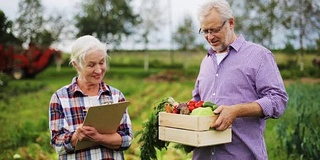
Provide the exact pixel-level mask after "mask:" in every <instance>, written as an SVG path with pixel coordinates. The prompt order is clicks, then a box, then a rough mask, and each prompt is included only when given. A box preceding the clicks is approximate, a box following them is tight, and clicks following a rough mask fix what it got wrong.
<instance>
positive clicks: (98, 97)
mask: <svg viewBox="0 0 320 160" xmlns="http://www.w3.org/2000/svg"><path fill="white" fill-rule="evenodd" d="M107 57H108V55H107V49H106V45H105V44H103V43H101V42H100V41H99V40H98V39H96V38H94V37H92V36H89V35H86V36H82V37H80V38H78V39H77V40H76V41H75V43H74V44H73V47H72V52H71V57H70V64H72V65H73V67H74V68H75V69H76V70H77V72H78V76H76V77H74V78H73V79H72V82H71V84H69V85H66V86H64V87H62V88H60V89H58V90H57V91H56V92H55V93H54V94H53V95H52V97H51V100H50V105H49V121H50V122H49V129H50V132H51V145H52V146H53V147H54V148H55V150H56V152H57V153H58V154H59V159H95V160H96V159H108V160H113V159H116V160H122V159H124V154H123V150H126V149H128V148H129V147H130V145H131V141H132V138H133V133H132V128H131V120H130V117H129V115H128V111H127V110H126V112H125V113H124V115H123V118H122V120H121V124H120V126H119V128H118V130H117V132H116V133H113V134H101V133H99V132H97V130H96V129H95V128H93V127H90V126H82V123H83V121H84V117H85V115H86V112H85V110H87V109H88V108H89V107H91V106H95V105H101V104H104V103H109V102H110V101H111V102H122V101H125V97H124V95H123V94H122V92H121V91H119V90H118V89H116V88H113V87H111V86H109V85H107V84H105V83H104V82H103V78H104V75H105V73H106V60H107ZM81 140H91V141H94V142H96V143H98V144H99V145H98V146H96V147H92V148H87V149H83V150H78V151H75V146H76V144H77V142H78V141H81Z"/></svg>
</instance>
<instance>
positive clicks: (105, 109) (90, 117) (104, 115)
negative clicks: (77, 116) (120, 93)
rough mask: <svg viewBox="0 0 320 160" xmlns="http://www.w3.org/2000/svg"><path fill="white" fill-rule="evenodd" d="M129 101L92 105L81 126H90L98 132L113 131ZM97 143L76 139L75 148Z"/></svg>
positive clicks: (78, 148) (83, 147) (87, 146)
mask: <svg viewBox="0 0 320 160" xmlns="http://www.w3.org/2000/svg"><path fill="white" fill-rule="evenodd" d="M129 103H130V102H128V101H125V102H119V103H113V104H103V105H100V106H92V107H90V108H89V109H88V113H87V115H86V117H85V119H84V122H83V126H92V127H94V128H96V129H97V131H98V132H99V133H115V132H116V131H117V129H118V127H119V125H120V122H121V119H122V117H123V114H124V112H125V111H126V109H127V107H128V105H129ZM96 145H98V144H97V143H95V142H92V141H78V143H77V145H76V147H75V150H76V151H77V150H81V149H85V148H90V147H94V146H96Z"/></svg>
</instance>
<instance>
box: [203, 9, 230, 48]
mask: <svg viewBox="0 0 320 160" xmlns="http://www.w3.org/2000/svg"><path fill="white" fill-rule="evenodd" d="M229 23H230V20H222V19H221V18H220V16H219V15H218V13H217V12H216V11H212V12H211V13H210V14H209V15H208V16H207V17H205V18H204V19H203V20H202V21H201V32H202V34H203V36H204V37H205V39H206V40H207V42H208V43H209V44H210V46H211V48H212V49H213V50H214V51H216V52H218V53H219V52H225V51H226V50H227V47H228V45H229V44H230V43H231V38H232V30H231V29H229V28H228V27H229Z"/></svg>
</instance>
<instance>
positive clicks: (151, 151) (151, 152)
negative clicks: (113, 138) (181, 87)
mask: <svg viewBox="0 0 320 160" xmlns="http://www.w3.org/2000/svg"><path fill="white" fill-rule="evenodd" d="M174 102H175V101H174V99H173V98H172V97H167V98H164V99H163V100H161V101H160V103H159V104H158V105H157V106H155V107H154V110H153V112H152V114H151V115H150V117H149V119H148V121H147V122H145V123H143V130H140V131H138V132H137V135H139V134H141V137H140V139H139V140H138V143H142V145H141V153H140V158H141V160H151V159H157V152H156V148H157V149H159V150H162V149H167V147H168V145H169V142H165V141H161V140H159V138H158V137H159V131H158V130H159V128H158V127H159V121H158V117H159V112H161V111H165V103H170V104H173V103H174Z"/></svg>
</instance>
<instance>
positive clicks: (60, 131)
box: [49, 94, 74, 155]
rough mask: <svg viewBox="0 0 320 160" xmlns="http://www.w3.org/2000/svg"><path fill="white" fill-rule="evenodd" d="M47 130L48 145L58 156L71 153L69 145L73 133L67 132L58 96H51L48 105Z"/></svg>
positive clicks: (72, 148) (71, 148) (70, 145)
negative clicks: (49, 136)
mask: <svg viewBox="0 0 320 160" xmlns="http://www.w3.org/2000/svg"><path fill="white" fill-rule="evenodd" d="M49 120H50V121H49V129H50V134H51V141H50V144H51V145H52V146H53V147H54V149H55V150H56V152H57V153H58V154H59V155H62V154H66V153H68V152H72V151H73V150H74V147H73V146H72V144H71V137H72V134H73V131H69V130H68V128H69V127H68V126H67V122H66V121H65V118H64V113H63V109H62V106H61V104H60V101H59V99H58V96H57V95H56V94H53V95H52V97H51V100H50V104H49Z"/></svg>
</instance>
